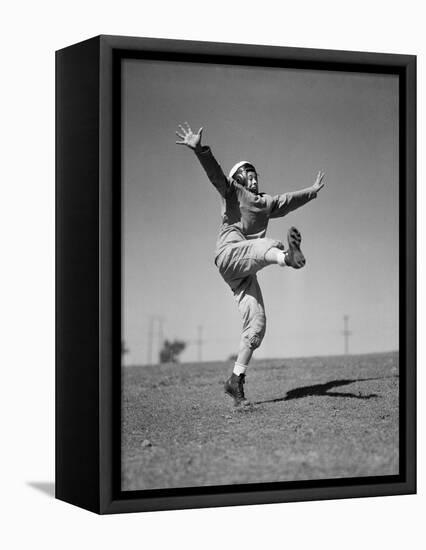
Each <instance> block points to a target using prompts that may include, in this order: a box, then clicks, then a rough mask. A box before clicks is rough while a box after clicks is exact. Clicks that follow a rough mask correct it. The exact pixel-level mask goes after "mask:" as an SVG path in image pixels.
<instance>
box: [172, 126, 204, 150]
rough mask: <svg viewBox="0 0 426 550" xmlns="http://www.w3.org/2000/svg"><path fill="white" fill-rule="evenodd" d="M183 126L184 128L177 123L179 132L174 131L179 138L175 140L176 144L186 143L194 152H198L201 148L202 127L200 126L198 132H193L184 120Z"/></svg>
mask: <svg viewBox="0 0 426 550" xmlns="http://www.w3.org/2000/svg"><path fill="white" fill-rule="evenodd" d="M185 126H186V128H184V127H183V126H182V125H181V124H179V128H180V132H176V135H177V136H178V137H179V138H180V140H179V141H176V143H177V144H178V145H186V146H187V147H189V148H190V149H192V150H193V151H195V152H196V153H198V152H200V151H201V149H202V146H201V136H202V135H203V128H200V129H199V130H198V133H196V134H194V132H193V131H192V130H191V127H190V125H189V124H188V123H187V122H185Z"/></svg>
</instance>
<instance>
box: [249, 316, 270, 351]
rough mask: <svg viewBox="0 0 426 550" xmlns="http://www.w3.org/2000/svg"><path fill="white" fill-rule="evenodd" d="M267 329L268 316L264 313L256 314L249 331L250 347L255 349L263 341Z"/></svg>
mask: <svg viewBox="0 0 426 550" xmlns="http://www.w3.org/2000/svg"><path fill="white" fill-rule="evenodd" d="M265 331H266V317H265V316H264V315H256V318H255V319H253V323H252V327H251V330H250V331H249V333H248V335H247V336H248V338H247V343H248V346H249V348H250V349H252V350H255V349H256V348H258V347H259V346H260V344H261V343H262V340H263V337H264V336H265Z"/></svg>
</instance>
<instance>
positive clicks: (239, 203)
mask: <svg viewBox="0 0 426 550" xmlns="http://www.w3.org/2000/svg"><path fill="white" fill-rule="evenodd" d="M197 157H198V159H199V161H200V163H201V165H202V166H203V168H204V170H205V172H206V174H207V176H208V178H209V180H210V181H211V183H212V184H213V185H214V186H215V187H216V189H217V190H218V191H219V193H220V196H221V212H222V225H221V228H220V232H219V236H218V240H217V244H216V253H215V257H216V258H217V257H218V256H219V254H220V253H221V252H222V251H223V250H224V248H225V247H226V246H227V245H229V244H230V243H235V242H238V241H241V240H242V239H259V238H262V237H265V235H266V230H267V228H268V223H269V220H270V219H271V218H280V217H282V216H285V215H286V214H288V213H289V212H291V211H293V210H296V208H299V207H300V206H303V205H304V204H306V203H307V202H309V201H310V200H312V199H314V198H316V196H317V193H316V191H315V190H314V189H312V187H308V188H306V189H302V190H300V191H294V192H291V193H283V194H281V195H275V196H271V195H268V194H267V193H257V194H255V193H253V192H251V191H249V190H248V189H246V188H245V187H244V186H242V185H240V184H238V183H237V182H236V181H234V180H230V179H229V178H227V177H226V176H225V174H224V173H223V170H222V168H221V167H220V165H219V163H218V162H217V161H216V159H215V158H214V156H213V154H212V152H211V149H210V147H208V146H204V147H203V148H202V150H201V151H200V152H199V153H197Z"/></svg>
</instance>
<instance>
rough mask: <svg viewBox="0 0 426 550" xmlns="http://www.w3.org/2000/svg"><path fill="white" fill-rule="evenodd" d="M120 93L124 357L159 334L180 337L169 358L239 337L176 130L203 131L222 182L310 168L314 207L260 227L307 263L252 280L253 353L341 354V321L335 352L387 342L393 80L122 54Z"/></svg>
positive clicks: (201, 188) (392, 239)
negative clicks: (236, 175)
mask: <svg viewBox="0 0 426 550" xmlns="http://www.w3.org/2000/svg"><path fill="white" fill-rule="evenodd" d="M122 92H123V93H122V98H123V100H122V192H123V201H122V205H123V212H122V219H123V258H122V272H123V300H122V304H123V308H122V319H123V339H124V340H125V342H126V346H127V348H128V350H129V352H128V353H127V354H126V355H125V358H124V362H125V364H129V365H130V364H131V365H138V364H147V363H150V362H151V361H152V362H156V358H157V355H158V348H159V341H160V340H162V338H168V339H175V338H176V339H181V340H184V341H186V342H187V343H188V345H187V348H186V350H185V351H184V352H183V354H182V356H181V360H182V361H197V360H198V359H199V353H200V351H201V359H202V360H205V361H208V360H225V359H227V358H228V357H229V356H230V355H232V354H234V353H236V352H237V348H238V344H239V340H240V327H241V321H240V317H239V314H238V310H237V307H236V304H235V302H234V298H233V296H232V293H231V291H230V289H229V288H228V286H227V285H226V283H225V282H224V281H223V280H222V278H221V276H220V274H219V272H218V271H217V268H216V267H215V265H214V248H215V241H216V238H217V234H218V231H219V227H220V222H221V218H220V197H219V195H218V192H217V191H216V190H215V188H214V187H213V186H212V185H211V183H210V182H209V180H208V178H207V176H206V175H205V173H204V171H203V169H202V167H201V165H200V164H199V162H198V160H197V158H196V156H195V155H194V153H193V152H192V151H190V150H189V149H187V148H186V147H183V146H179V145H176V144H175V141H176V139H178V138H177V137H176V135H175V131H176V130H177V129H178V124H180V123H183V122H184V121H188V122H189V124H190V125H191V126H192V128H193V129H194V130H198V128H199V127H201V126H202V127H203V128H204V133H203V144H205V145H209V146H211V148H212V151H213V153H214V155H215V157H216V158H217V160H218V162H219V163H220V164H221V166H222V168H223V170H224V172H225V173H226V174H227V173H228V171H229V169H230V168H231V166H232V165H234V164H235V163H236V162H238V161H239V160H249V161H250V162H252V163H253V164H254V165H255V166H256V169H257V170H258V172H259V187H260V190H261V191H263V192H267V193H269V194H272V195H273V194H277V193H283V192H286V191H294V190H297V189H302V188H305V187H307V186H309V185H312V183H313V182H314V180H315V177H316V174H317V172H318V171H319V170H323V171H324V172H325V174H326V178H325V182H326V186H325V188H324V189H323V190H322V191H321V192H320V194H319V195H318V198H317V199H316V200H314V201H311V202H310V203H309V204H307V205H305V206H304V207H302V208H301V209H298V210H296V211H294V212H292V213H291V214H289V215H288V216H286V217H284V218H279V219H276V220H271V221H270V224H269V228H268V234H267V236H268V237H272V238H278V239H284V238H285V235H286V233H287V230H288V228H289V227H290V226H291V225H295V226H296V227H297V228H298V229H299V230H300V231H301V233H302V238H303V241H302V249H303V252H304V254H305V256H306V259H307V265H306V267H305V268H304V269H301V270H292V269H286V268H279V267H278V266H270V267H267V268H265V269H264V270H262V271H261V272H260V273H259V274H258V279H259V283H260V286H261V288H262V292H263V296H264V301H265V308H266V316H267V331H266V336H265V339H264V341H263V343H262V346H261V347H260V348H259V349H258V350H257V351H256V353H255V357H256V358H273V357H297V356H313V355H331V354H340V353H343V351H344V339H343V334H342V331H343V316H344V315H348V316H349V329H350V330H351V336H350V339H349V351H350V352H351V353H369V352H379V351H387V350H396V349H398V315H399V310H398V285H399V281H398V262H399V246H398V239H399V237H398V235H399V228H398V80H397V77H396V76H392V75H374V74H373V75H372V74H362V73H345V72H340V71H339V72H337V71H336V72H334V71H306V70H303V71H302V70H294V69H282V68H259V67H243V66H232V65H228V66H225V65H206V64H198V63H175V62H173V63H171V62H165V61H148V60H136V59H133V60H125V61H124V62H123V74H122ZM153 318H155V319H154V320H152V319H153ZM159 319H161V321H159ZM150 327H151V328H152V336H150ZM199 327H201V328H199ZM199 331H201V335H202V340H203V344H202V346H201V348H200V347H199V346H198V345H197V343H196V341H197V339H198V336H199ZM150 342H151V345H150Z"/></svg>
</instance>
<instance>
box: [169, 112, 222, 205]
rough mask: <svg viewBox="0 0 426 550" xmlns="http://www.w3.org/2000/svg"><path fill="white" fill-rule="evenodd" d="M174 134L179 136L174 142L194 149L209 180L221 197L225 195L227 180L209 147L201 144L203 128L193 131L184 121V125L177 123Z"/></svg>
mask: <svg viewBox="0 0 426 550" xmlns="http://www.w3.org/2000/svg"><path fill="white" fill-rule="evenodd" d="M176 135H177V136H178V137H179V138H180V139H179V140H177V141H176V143H177V144H178V145H186V147H188V148H189V149H192V150H193V151H194V153H195V154H196V155H197V158H198V160H199V161H200V163H201V166H202V167H203V168H204V170H205V172H206V174H207V176H208V178H209V180H210V181H211V182H212V184H213V185H214V186H215V187H216V189H217V190H218V191H219V193H220V194H221V195H222V197H225V196H226V194H227V192H228V189H229V182H228V180H227V178H226V176H225V174H224V173H223V171H222V168H221V167H220V165H219V164H218V162H217V160H216V159H215V158H214V156H213V154H212V152H211V150H210V147H207V146H206V145H204V146H203V145H201V137H202V135H203V128H200V129H199V130H198V132H197V133H194V132H193V131H192V130H191V127H190V126H189V124H188V123H187V122H185V126H182V125H181V124H179V132H176Z"/></svg>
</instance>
